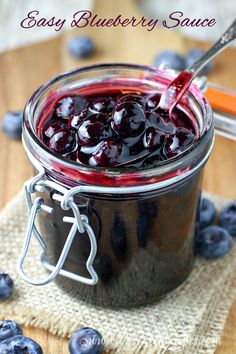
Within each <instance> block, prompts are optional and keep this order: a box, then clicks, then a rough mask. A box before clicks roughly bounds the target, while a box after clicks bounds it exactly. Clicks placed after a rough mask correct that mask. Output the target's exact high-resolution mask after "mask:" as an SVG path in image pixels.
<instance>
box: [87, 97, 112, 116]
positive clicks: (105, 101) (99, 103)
mask: <svg viewBox="0 0 236 354" xmlns="http://www.w3.org/2000/svg"><path fill="white" fill-rule="evenodd" d="M114 107H115V101H113V99H112V97H99V98H97V99H95V100H93V102H92V103H91V105H90V107H89V110H90V111H91V112H93V113H105V114H106V113H107V114H109V113H110V112H111V110H112V109H113V108H114Z"/></svg>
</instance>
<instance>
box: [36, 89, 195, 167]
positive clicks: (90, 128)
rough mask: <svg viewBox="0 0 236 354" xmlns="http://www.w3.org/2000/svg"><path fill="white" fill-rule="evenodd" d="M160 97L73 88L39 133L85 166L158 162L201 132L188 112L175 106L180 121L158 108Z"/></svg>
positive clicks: (54, 107)
mask: <svg viewBox="0 0 236 354" xmlns="http://www.w3.org/2000/svg"><path fill="white" fill-rule="evenodd" d="M91 92H93V90H92V91H91ZM159 100H160V95H158V94H155V93H152V94H150V93H148V94H146V93H140V92H135V91H134V92H132V90H131V91H130V92H127V93H125V92H124V91H122V89H116V90H114V91H112V93H111V92H108V93H106V92H105V90H103V91H102V92H101V93H97V94H93V95H92V94H91V95H85V94H84V95H81V94H80V95H79V94H75V93H74V92H73V94H72V95H68V94H67V95H66V96H64V97H60V98H57V100H56V101H55V103H54V104H53V105H52V111H51V112H50V113H48V116H46V114H45V115H44V116H43V117H41V118H42V120H43V128H40V131H39V132H38V133H39V135H40V136H41V137H42V139H43V141H44V143H45V144H46V145H47V146H48V147H49V148H50V149H51V150H52V151H53V152H54V153H56V154H58V155H60V156H63V157H66V158H67V159H70V160H74V161H76V162H78V163H81V164H84V165H90V166H97V167H120V166H121V167H134V168H139V167H143V166H148V165H152V164H156V163H159V162H162V161H164V160H167V159H169V158H172V157H174V156H176V155H178V154H180V153H181V152H183V151H184V150H186V149H187V148H188V147H190V146H191V145H192V144H193V143H194V142H195V141H196V136H197V131H195V130H194V127H193V124H192V120H191V119H190V118H189V117H188V116H187V115H186V113H184V112H183V111H182V110H179V109H175V112H174V115H175V118H174V119H171V118H170V117H169V116H168V114H167V113H165V114H162V113H161V112H158V109H157V106H158V102H159ZM45 111H48V110H45ZM176 117H177V118H176Z"/></svg>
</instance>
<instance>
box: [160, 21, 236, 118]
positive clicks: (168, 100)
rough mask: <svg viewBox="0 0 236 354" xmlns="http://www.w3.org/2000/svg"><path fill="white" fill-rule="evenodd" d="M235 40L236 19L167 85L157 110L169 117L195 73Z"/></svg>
mask: <svg viewBox="0 0 236 354" xmlns="http://www.w3.org/2000/svg"><path fill="white" fill-rule="evenodd" d="M235 39H236V19H235V20H234V22H233V23H232V24H231V26H230V27H229V28H228V29H227V30H226V31H225V32H224V34H223V35H222V36H221V37H220V39H219V40H218V41H217V42H216V43H215V44H213V46H212V47H211V48H210V49H209V50H208V51H207V52H206V53H205V54H203V56H201V57H200V58H199V59H198V60H197V61H196V62H195V63H194V64H193V65H192V66H190V67H188V68H187V69H186V70H185V71H183V72H181V73H179V75H178V76H177V77H176V78H175V79H174V80H173V81H172V82H171V83H170V84H169V86H168V87H167V89H166V90H165V91H164V92H163V93H162V95H161V99H160V102H159V104H158V109H161V110H165V111H168V112H169V115H170V116H171V114H172V111H173V109H174V108H175V106H176V105H177V104H178V102H179V101H180V100H181V98H182V96H183V95H184V93H185V91H186V90H187V89H188V87H189V85H190V84H191V82H192V81H193V79H194V78H195V76H196V75H197V73H198V72H199V71H200V70H201V69H202V68H203V67H204V66H205V65H206V64H207V63H208V62H209V61H210V60H211V59H212V58H214V57H215V56H216V55H217V54H219V53H220V52H222V50H223V49H225V48H226V47H227V46H229V45H230V43H231V42H233V40H235Z"/></svg>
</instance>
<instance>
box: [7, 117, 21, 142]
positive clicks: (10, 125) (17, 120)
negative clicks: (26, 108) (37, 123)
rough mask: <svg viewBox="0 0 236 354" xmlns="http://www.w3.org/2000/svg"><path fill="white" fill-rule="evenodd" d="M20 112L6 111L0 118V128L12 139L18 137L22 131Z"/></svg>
mask: <svg viewBox="0 0 236 354" xmlns="http://www.w3.org/2000/svg"><path fill="white" fill-rule="evenodd" d="M22 120H23V113H22V112H7V113H6V114H5V115H4V116H3V119H2V130H3V131H4V133H5V134H6V135H7V136H8V137H9V138H12V139H20V138H21V133H22Z"/></svg>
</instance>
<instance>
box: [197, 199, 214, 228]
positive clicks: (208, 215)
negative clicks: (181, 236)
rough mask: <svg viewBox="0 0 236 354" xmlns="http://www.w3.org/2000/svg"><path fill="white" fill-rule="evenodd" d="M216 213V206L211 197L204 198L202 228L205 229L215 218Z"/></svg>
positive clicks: (201, 210)
mask: <svg viewBox="0 0 236 354" xmlns="http://www.w3.org/2000/svg"><path fill="white" fill-rule="evenodd" d="M215 215H216V208H215V206H214V204H213V203H212V202H211V201H210V200H209V199H206V198H203V199H202V202H201V206H200V215H199V223H200V228H201V229H203V228H204V227H207V226H209V225H210V224H211V223H212V221H213V220H214V218H215Z"/></svg>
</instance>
